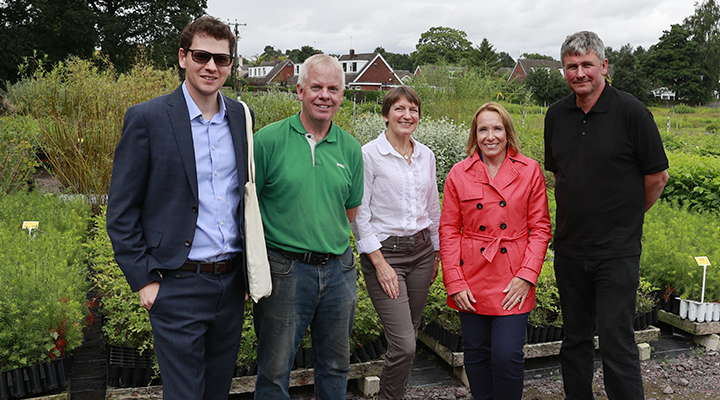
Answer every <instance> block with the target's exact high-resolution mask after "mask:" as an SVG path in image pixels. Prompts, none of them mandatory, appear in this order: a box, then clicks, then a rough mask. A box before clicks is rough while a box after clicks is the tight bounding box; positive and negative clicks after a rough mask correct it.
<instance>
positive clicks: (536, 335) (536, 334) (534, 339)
mask: <svg viewBox="0 0 720 400" xmlns="http://www.w3.org/2000/svg"><path fill="white" fill-rule="evenodd" d="M546 335H547V334H546ZM530 343H540V327H539V326H533V332H532V336H531V338H530Z"/></svg>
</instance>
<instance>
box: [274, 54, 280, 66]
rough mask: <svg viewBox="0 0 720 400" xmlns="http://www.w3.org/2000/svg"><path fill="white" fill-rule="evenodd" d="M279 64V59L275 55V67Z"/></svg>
mask: <svg viewBox="0 0 720 400" xmlns="http://www.w3.org/2000/svg"><path fill="white" fill-rule="evenodd" d="M279 62H280V58H279V57H278V56H277V54H276V55H275V65H278V63H279Z"/></svg>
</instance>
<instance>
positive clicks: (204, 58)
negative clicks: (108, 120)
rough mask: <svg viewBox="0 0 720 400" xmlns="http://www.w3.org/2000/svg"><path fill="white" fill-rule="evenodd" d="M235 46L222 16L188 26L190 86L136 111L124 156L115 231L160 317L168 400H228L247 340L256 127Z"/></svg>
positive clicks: (114, 205)
mask: <svg viewBox="0 0 720 400" xmlns="http://www.w3.org/2000/svg"><path fill="white" fill-rule="evenodd" d="M234 48H235V36H234V35H233V33H232V31H231V30H230V28H229V27H228V26H227V25H226V24H224V23H223V22H221V21H220V20H218V19H216V18H213V17H210V16H204V17H201V18H199V19H197V20H195V21H193V22H191V23H190V24H188V26H186V27H185V29H184V30H183V32H182V34H181V37H180V49H179V52H178V57H179V63H180V68H182V69H184V70H185V82H183V84H182V85H181V86H180V87H179V88H177V89H176V90H175V91H174V92H173V93H171V94H169V95H165V96H160V97H157V98H155V99H153V100H150V101H148V102H145V103H142V104H138V105H136V106H133V107H131V108H130V109H129V110H128V111H127V113H126V114H125V120H124V122H123V129H122V137H121V138H120V142H119V143H118V146H117V148H116V150H115V162H114V165H113V176H112V182H111V184H110V193H109V199H108V209H107V227H108V233H109V235H110V238H111V240H112V244H113V249H114V252H115V259H116V260H117V263H118V265H119V266H120V268H122V270H123V272H124V274H125V277H126V279H127V281H128V283H129V284H130V287H131V288H132V290H133V291H135V292H139V296H140V303H141V305H142V306H143V307H145V308H147V309H148V310H149V313H150V322H151V324H152V329H153V335H154V339H155V353H156V354H157V358H158V364H159V365H160V372H161V376H162V380H163V397H164V399H172V400H178V399H181V400H182V399H188V400H198V399H206V400H211V399H212V400H217V399H227V398H228V393H229V389H230V382H231V380H232V376H233V372H234V367H235V359H236V357H237V350H238V345H239V343H240V339H241V335H242V321H243V307H244V297H245V287H246V285H245V281H246V279H245V263H244V257H243V220H242V215H243V210H242V208H243V202H242V188H243V185H244V184H245V182H246V181H247V174H248V171H247V160H248V153H247V140H246V134H245V126H246V121H245V112H244V109H243V107H242V106H241V105H240V103H238V102H236V101H235V100H232V99H230V98H227V97H224V96H222V95H221V94H220V92H219V90H220V88H221V87H222V86H223V84H224V83H225V80H226V79H227V77H228V75H229V74H230V69H231V67H232V62H233V58H232V53H233V50H234ZM130 90H132V88H130Z"/></svg>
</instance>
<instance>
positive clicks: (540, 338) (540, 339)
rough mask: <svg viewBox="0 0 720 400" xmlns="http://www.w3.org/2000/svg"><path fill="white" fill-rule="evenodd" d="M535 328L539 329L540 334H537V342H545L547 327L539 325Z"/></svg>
mask: <svg viewBox="0 0 720 400" xmlns="http://www.w3.org/2000/svg"><path fill="white" fill-rule="evenodd" d="M535 329H539V330H540V335H539V336H538V343H544V342H547V334H548V327H547V326H545V325H543V326H539V327H537V328H535Z"/></svg>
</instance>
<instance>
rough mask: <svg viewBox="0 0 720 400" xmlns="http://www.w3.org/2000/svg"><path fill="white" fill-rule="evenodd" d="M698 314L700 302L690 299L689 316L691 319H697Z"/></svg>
mask: <svg viewBox="0 0 720 400" xmlns="http://www.w3.org/2000/svg"><path fill="white" fill-rule="evenodd" d="M697 315H698V303H697V301H692V300H688V313H687V318H688V319H689V320H690V321H696V320H697Z"/></svg>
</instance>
